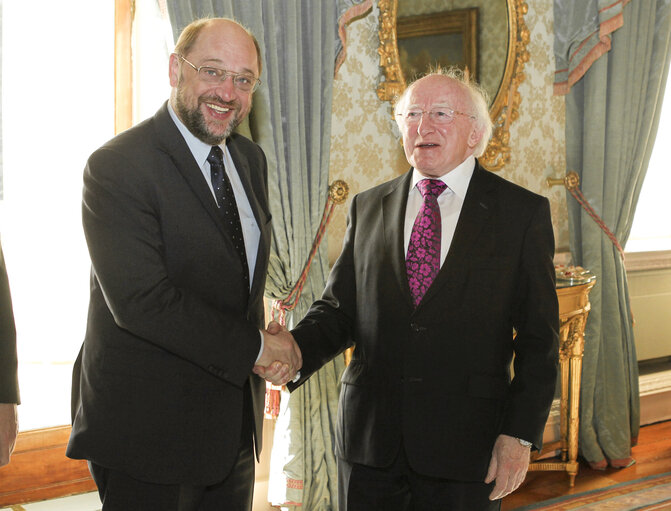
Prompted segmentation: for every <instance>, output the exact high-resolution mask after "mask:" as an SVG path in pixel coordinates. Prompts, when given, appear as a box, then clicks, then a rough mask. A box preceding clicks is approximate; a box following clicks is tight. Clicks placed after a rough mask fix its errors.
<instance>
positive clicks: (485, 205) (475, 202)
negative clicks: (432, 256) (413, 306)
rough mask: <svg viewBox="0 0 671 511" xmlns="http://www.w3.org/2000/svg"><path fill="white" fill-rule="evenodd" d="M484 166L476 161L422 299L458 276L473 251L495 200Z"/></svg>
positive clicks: (429, 297)
mask: <svg viewBox="0 0 671 511" xmlns="http://www.w3.org/2000/svg"><path fill="white" fill-rule="evenodd" d="M488 172H489V171H487V170H485V169H483V168H482V167H481V166H480V165H479V164H476V166H475V170H474V171H473V176H472V177H471V182H470V183H469V185H468V190H467V192H466V197H465V198H464V204H463V206H462V208H461V213H460V214H459V220H458V221H457V227H456V230H455V231H454V237H453V238H452V243H451V244H450V250H449V252H448V253H447V257H446V258H445V262H444V263H443V265H442V267H441V269H440V271H439V272H438V275H437V277H436V280H435V281H434V282H433V284H432V285H431V287H430V288H429V289H428V291H427V292H426V295H424V298H423V299H422V302H421V303H420V305H419V306H420V307H421V306H422V303H425V302H426V301H429V300H430V299H431V298H432V297H434V296H435V295H436V294H437V293H439V291H440V290H441V288H442V287H443V286H444V285H446V284H447V283H448V282H451V281H457V280H459V272H461V271H463V269H464V268H465V265H467V262H468V261H469V259H470V258H472V255H473V246H474V244H475V242H476V240H477V239H478V235H479V234H480V231H482V229H483V227H484V226H485V225H486V224H487V221H488V219H489V217H490V215H491V212H492V211H494V207H493V203H492V201H493V200H494V199H493V197H492V194H491V193H490V192H491V190H492V185H493V182H492V181H491V180H490V179H489V175H488Z"/></svg>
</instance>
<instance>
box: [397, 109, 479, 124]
mask: <svg viewBox="0 0 671 511" xmlns="http://www.w3.org/2000/svg"><path fill="white" fill-rule="evenodd" d="M424 114H429V119H431V121H432V122H434V123H435V124H450V123H451V122H453V121H454V118H455V116H457V115H464V116H466V117H468V118H469V119H471V120H473V121H474V120H475V119H476V117H475V115H472V114H467V113H464V112H459V111H458V110H455V109H453V108H449V107H445V108H434V109H433V110H429V111H426V110H408V111H407V112H402V113H400V114H396V116H397V117H402V118H403V119H404V120H405V122H406V123H407V124H418V123H419V121H420V120H421V119H422V117H423V116H424Z"/></svg>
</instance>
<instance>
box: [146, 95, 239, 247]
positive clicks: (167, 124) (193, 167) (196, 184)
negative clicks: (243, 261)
mask: <svg viewBox="0 0 671 511" xmlns="http://www.w3.org/2000/svg"><path fill="white" fill-rule="evenodd" d="M167 105H168V104H167V102H166V103H165V104H164V105H163V107H162V108H161V109H160V110H159V111H158V112H157V113H156V115H155V117H154V118H155V121H156V131H157V133H158V141H159V144H160V145H161V148H162V150H163V151H164V152H165V153H166V154H168V156H170V158H171V159H172V161H173V163H174V165H175V167H176V168H177V170H178V171H179V173H180V174H181V175H182V176H183V177H184V180H185V181H186V183H187V185H188V186H189V188H191V190H192V191H193V193H194V194H195V195H196V197H198V200H200V202H201V203H202V204H203V207H204V208H205V210H206V211H207V213H208V215H210V217H211V218H212V221H213V222H214V223H215V224H217V228H218V229H219V231H220V232H221V233H222V235H223V236H224V237H225V238H226V239H227V240H229V242H231V240H230V234H229V233H228V230H227V229H226V227H225V226H224V224H223V223H222V221H221V216H220V215H219V211H218V208H217V205H216V203H215V201H214V199H213V197H212V192H211V191H210V188H209V186H208V185H207V183H206V182H205V179H204V178H203V173H202V172H201V170H200V167H199V166H198V164H197V163H196V160H194V158H193V154H192V153H191V150H190V149H189V146H188V145H187V144H186V141H185V140H184V137H182V134H181V133H180V132H179V130H178V129H177V126H175V123H174V122H173V120H172V117H170V113H169V112H168V106H167Z"/></svg>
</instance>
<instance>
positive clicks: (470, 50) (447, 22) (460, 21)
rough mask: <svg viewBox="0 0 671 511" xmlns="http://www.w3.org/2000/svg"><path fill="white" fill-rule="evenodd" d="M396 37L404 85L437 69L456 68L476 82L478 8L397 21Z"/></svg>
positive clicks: (410, 17) (404, 18)
mask: <svg viewBox="0 0 671 511" xmlns="http://www.w3.org/2000/svg"><path fill="white" fill-rule="evenodd" d="M396 36H397V45H398V53H399V64H400V66H401V71H402V72H403V76H404V78H405V81H406V82H408V81H411V80H413V79H414V78H415V77H418V76H422V75H423V74H426V72H427V71H429V69H431V68H435V67H436V66H439V67H443V68H447V67H451V66H457V67H459V68H460V69H462V70H468V73H469V74H470V76H472V77H473V78H474V79H477V74H478V37H477V36H478V9H477V8H467V9H458V10H452V11H444V12H438V13H432V14H423V15H419V16H407V17H403V18H398V20H397V21H396Z"/></svg>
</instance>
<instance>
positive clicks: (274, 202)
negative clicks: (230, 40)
mask: <svg viewBox="0 0 671 511" xmlns="http://www.w3.org/2000/svg"><path fill="white" fill-rule="evenodd" d="M364 4H366V2H363V3H362V2H361V1H360V0H323V1H322V0H320V1H315V0H168V1H167V7H168V13H169V16H170V20H171V23H172V26H173V33H174V35H175V39H176V38H177V36H178V35H179V33H180V32H181V31H182V29H183V28H184V27H185V26H186V25H187V24H188V23H190V22H191V21H192V20H194V19H196V18H200V17H208V16H209V17H212V16H224V17H232V18H234V19H235V20H237V21H238V22H240V23H242V24H243V25H244V26H246V27H247V28H248V29H249V30H250V31H251V32H252V33H253V34H254V35H255V37H256V38H257V40H258V42H259V45H260V47H261V50H262V58H263V72H262V74H261V77H260V79H261V81H262V85H261V87H259V89H258V90H257V91H256V92H255V94H254V104H253V109H252V113H251V114H250V117H249V123H248V125H247V126H241V131H243V132H245V133H246V134H247V135H248V136H250V138H252V139H253V140H254V141H256V142H257V143H258V144H260V145H261V147H262V148H263V150H264V151H265V153H266V156H267V158H268V165H269V183H270V209H271V213H272V216H273V247H272V252H271V257H270V266H269V270H268V281H267V284H266V296H267V297H268V298H269V299H271V300H279V299H283V298H285V297H286V296H287V295H288V294H289V292H290V291H291V289H292V288H293V287H294V285H295V283H296V282H297V280H298V279H299V277H300V274H301V271H302V269H303V267H304V264H305V262H306V260H307V258H308V255H309V253H310V249H311V247H312V242H313V238H314V236H315V234H316V233H317V228H318V227H319V224H320V221H321V218H322V213H323V210H324V207H325V204H326V200H327V192H328V185H329V182H328V179H329V166H328V165H329V151H330V140H331V103H332V89H333V78H334V71H335V67H336V62H339V61H340V60H342V57H341V59H340V60H338V56H339V55H341V56H342V55H343V54H344V52H343V51H342V50H344V48H343V42H342V39H341V36H342V33H341V34H340V36H339V29H340V31H341V32H342V29H343V24H344V23H345V22H346V21H349V19H350V18H351V16H352V13H354V14H355V15H359V14H361V13H362V7H365V5H364ZM368 4H370V0H368ZM328 272H329V265H328V259H327V250H326V244H325V243H322V245H321V246H320V248H319V251H318V252H317V254H316V256H315V258H314V260H313V262H312V265H311V267H310V273H309V276H308V278H307V281H306V282H305V284H304V287H303V290H302V294H301V297H300V300H299V301H298V304H297V305H296V307H295V309H294V310H293V311H291V312H289V313H288V314H287V318H286V319H287V326H288V327H289V328H291V327H292V326H293V324H294V322H297V321H298V320H300V319H301V318H302V317H303V316H304V315H305V313H306V312H307V309H308V308H309V306H310V304H312V302H313V301H314V300H315V299H316V298H318V297H319V296H320V295H321V292H322V290H323V288H324V285H325V283H326V278H327V276H328ZM343 370H344V360H343V358H342V357H339V358H337V359H335V360H333V361H332V362H330V363H329V364H327V365H325V366H324V367H323V368H322V370H321V371H319V372H318V373H317V374H315V375H314V376H312V378H310V380H309V381H308V382H306V383H305V384H304V385H303V386H302V387H301V388H300V389H299V390H297V391H295V392H294V393H292V394H291V396H289V395H288V394H286V393H284V395H283V397H282V406H281V414H280V417H279V419H278V421H277V423H276V425H275V439H274V447H273V452H272V459H271V474H270V479H271V480H270V490H269V500H270V501H271V503H273V504H275V505H278V506H282V508H283V509H286V508H289V507H293V506H300V509H304V510H308V509H309V510H310V511H321V510H324V511H326V510H331V509H336V503H337V469H336V460H335V455H334V453H333V429H334V427H335V417H336V413H337V406H338V394H339V382H340V376H341V374H342V372H343Z"/></svg>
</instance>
